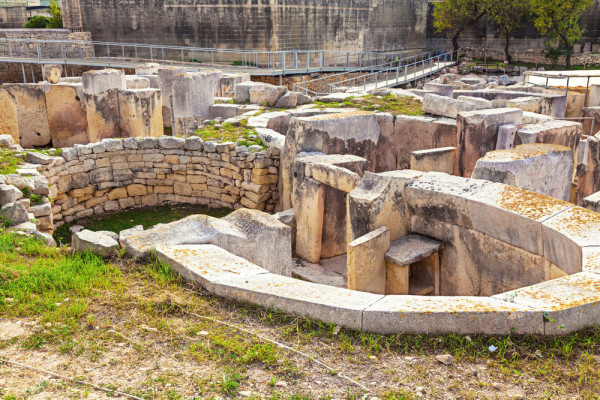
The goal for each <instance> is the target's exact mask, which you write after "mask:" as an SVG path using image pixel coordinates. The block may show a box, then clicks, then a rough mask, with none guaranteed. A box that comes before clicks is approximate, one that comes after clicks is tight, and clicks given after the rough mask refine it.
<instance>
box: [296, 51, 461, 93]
mask: <svg viewBox="0 0 600 400" xmlns="http://www.w3.org/2000/svg"><path fill="white" fill-rule="evenodd" d="M458 57H459V54H458V52H457V51H453V52H449V53H443V54H440V55H436V56H431V54H430V53H422V54H418V55H415V56H413V57H407V58H404V59H401V60H397V61H393V62H391V63H388V64H384V65H382V66H381V68H379V69H378V70H377V71H373V72H369V73H366V74H361V75H358V76H354V77H349V78H346V79H340V78H342V77H343V76H344V75H352V74H353V73H356V71H349V72H346V73H343V74H337V75H332V76H329V77H324V78H320V79H315V80H312V81H307V82H303V83H300V84H295V85H294V90H296V91H300V92H303V93H304V94H307V95H311V96H319V95H325V94H330V93H334V92H338V91H342V89H348V88H360V87H362V89H363V90H364V91H368V90H374V89H377V88H381V87H389V86H398V85H401V84H405V83H408V82H412V81H414V80H417V79H421V78H423V77H426V76H428V75H431V74H434V73H436V72H438V71H440V70H442V69H443V68H446V67H448V66H450V65H453V64H456V63H458ZM328 79H330V80H332V82H331V83H325V82H326V81H327V80H328Z"/></svg>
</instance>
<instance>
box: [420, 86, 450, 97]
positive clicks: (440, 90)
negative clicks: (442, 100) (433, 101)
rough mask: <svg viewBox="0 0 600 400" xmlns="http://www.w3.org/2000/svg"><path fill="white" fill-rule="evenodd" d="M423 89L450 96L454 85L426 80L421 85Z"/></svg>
mask: <svg viewBox="0 0 600 400" xmlns="http://www.w3.org/2000/svg"><path fill="white" fill-rule="evenodd" d="M423 89H425V90H431V91H432V92H435V93H436V94H438V95H440V96H444V97H449V98H452V93H453V92H454V87H453V86H452V85H445V84H442V83H435V82H428V83H426V84H425V86H423Z"/></svg>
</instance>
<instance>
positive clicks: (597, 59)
mask: <svg viewBox="0 0 600 400" xmlns="http://www.w3.org/2000/svg"><path fill="white" fill-rule="evenodd" d="M596 46H598V45H596ZM460 55H461V57H465V58H480V59H485V57H486V56H487V59H488V60H504V59H505V58H506V56H505V55H504V51H495V50H489V49H488V50H487V52H486V51H484V49H483V48H478V47H465V48H462V49H461V50H460ZM510 55H511V56H512V61H513V62H527V63H533V64H552V61H551V60H549V59H548V58H546V57H545V56H544V54H543V52H542V51H512V52H511V53H510ZM571 64H572V65H598V64H600V53H592V52H585V53H573V54H572V55H571ZM558 65H565V57H560V58H559V60H558Z"/></svg>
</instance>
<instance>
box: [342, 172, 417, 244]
mask: <svg viewBox="0 0 600 400" xmlns="http://www.w3.org/2000/svg"><path fill="white" fill-rule="evenodd" d="M422 175H423V173H422V172H419V171H412V170H401V171H390V172H383V173H379V174H373V173H371V172H365V175H364V176H363V179H362V180H361V181H360V182H359V184H358V186H357V187H356V189H354V190H353V191H352V192H351V193H350V194H349V196H348V215H349V217H348V233H347V241H348V242H351V241H353V240H354V239H356V238H358V237H361V236H363V235H366V234H367V233H369V232H371V231H374V230H376V229H378V228H380V227H382V226H387V227H389V230H390V240H396V239H398V238H400V237H402V236H404V235H406V234H407V232H408V229H409V227H410V215H409V213H408V210H407V205H406V201H405V193H404V187H405V186H406V184H408V183H410V182H412V181H414V180H415V179H417V178H419V177H420V176H422Z"/></svg>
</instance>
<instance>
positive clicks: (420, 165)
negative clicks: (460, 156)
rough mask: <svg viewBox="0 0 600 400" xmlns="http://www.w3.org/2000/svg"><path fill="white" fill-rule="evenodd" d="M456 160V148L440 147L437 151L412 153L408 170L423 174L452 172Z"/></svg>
mask: <svg viewBox="0 0 600 400" xmlns="http://www.w3.org/2000/svg"><path fill="white" fill-rule="evenodd" d="M455 160H456V147H441V148H438V149H430V150H418V151H413V152H412V155H411V160H410V169H412V170H415V171H423V172H431V171H436V172H443V173H446V174H452V173H453V172H454V161H455Z"/></svg>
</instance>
